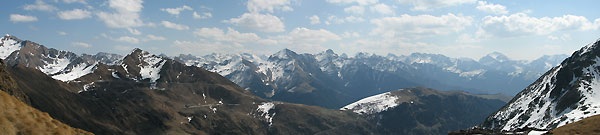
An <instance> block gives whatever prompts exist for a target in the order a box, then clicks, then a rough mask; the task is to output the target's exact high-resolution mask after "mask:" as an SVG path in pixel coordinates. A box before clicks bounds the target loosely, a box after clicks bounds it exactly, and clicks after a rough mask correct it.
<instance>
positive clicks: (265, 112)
mask: <svg viewBox="0 0 600 135" xmlns="http://www.w3.org/2000/svg"><path fill="white" fill-rule="evenodd" d="M273 108H275V104H274V103H273V102H264V103H262V104H261V105H258V108H256V111H258V112H259V113H260V116H262V117H264V118H265V120H267V122H268V123H269V126H271V125H272V124H273V117H275V113H273V114H272V115H271V114H269V111H270V110H271V109H273Z"/></svg>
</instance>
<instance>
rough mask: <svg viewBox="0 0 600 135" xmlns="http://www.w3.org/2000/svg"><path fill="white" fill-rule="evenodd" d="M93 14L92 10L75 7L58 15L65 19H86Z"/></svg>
mask: <svg viewBox="0 0 600 135" xmlns="http://www.w3.org/2000/svg"><path fill="white" fill-rule="evenodd" d="M91 16H92V12H90V11H87V10H83V9H73V10H68V11H60V12H58V17H59V18H60V19H63V20H75V19H85V18H90V17H91Z"/></svg>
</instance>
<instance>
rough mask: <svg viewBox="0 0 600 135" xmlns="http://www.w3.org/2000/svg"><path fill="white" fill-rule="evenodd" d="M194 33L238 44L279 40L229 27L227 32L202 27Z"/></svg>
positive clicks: (271, 42) (269, 42)
mask: <svg viewBox="0 0 600 135" xmlns="http://www.w3.org/2000/svg"><path fill="white" fill-rule="evenodd" d="M194 35H196V36H199V37H204V38H207V39H212V40H216V41H227V42H232V43H236V44H241V43H256V44H276V43H277V41H275V40H271V39H263V38H261V37H260V36H258V35H257V34H255V33H240V32H239V31H236V30H234V29H232V28H228V29H227V33H225V32H224V31H223V30H221V29H219V28H216V27H213V28H200V29H196V31H194Z"/></svg>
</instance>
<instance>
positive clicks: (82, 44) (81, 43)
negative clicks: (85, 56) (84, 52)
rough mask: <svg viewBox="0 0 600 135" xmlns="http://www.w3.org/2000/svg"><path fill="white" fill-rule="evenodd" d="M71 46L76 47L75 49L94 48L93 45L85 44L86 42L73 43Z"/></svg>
mask: <svg viewBox="0 0 600 135" xmlns="http://www.w3.org/2000/svg"><path fill="white" fill-rule="evenodd" d="M71 45H72V46H75V47H83V48H90V47H92V45H90V44H88V43H84V42H72V43H71Z"/></svg>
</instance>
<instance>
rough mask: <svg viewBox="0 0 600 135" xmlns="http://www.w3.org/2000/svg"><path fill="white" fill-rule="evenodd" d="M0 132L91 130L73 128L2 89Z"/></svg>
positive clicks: (51, 134)
mask: <svg viewBox="0 0 600 135" xmlns="http://www.w3.org/2000/svg"><path fill="white" fill-rule="evenodd" d="M0 108H2V109H0V134H2V135H23V134H24V135H81V134H92V133H90V132H87V131H84V130H81V129H77V128H72V127H70V126H68V125H66V124H64V123H62V122H60V121H58V120H55V119H53V118H52V117H50V115H48V113H45V112H41V111H39V110H37V109H35V108H33V107H31V106H29V105H27V104H25V103H23V102H21V101H19V100H18V99H16V98H15V97H13V96H11V95H9V94H8V93H6V92H4V91H0Z"/></svg>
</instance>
